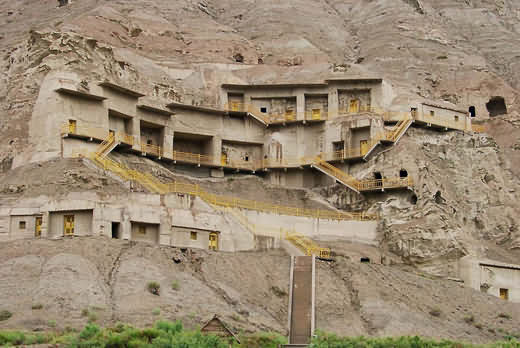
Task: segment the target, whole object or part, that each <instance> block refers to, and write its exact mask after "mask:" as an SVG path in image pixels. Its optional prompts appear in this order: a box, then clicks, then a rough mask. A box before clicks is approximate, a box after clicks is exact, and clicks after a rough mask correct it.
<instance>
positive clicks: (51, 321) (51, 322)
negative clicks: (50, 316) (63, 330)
mask: <svg viewBox="0 0 520 348" xmlns="http://www.w3.org/2000/svg"><path fill="white" fill-rule="evenodd" d="M47 325H48V326H50V327H56V320H49V321H48V322H47Z"/></svg>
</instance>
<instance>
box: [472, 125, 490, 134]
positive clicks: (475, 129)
mask: <svg viewBox="0 0 520 348" xmlns="http://www.w3.org/2000/svg"><path fill="white" fill-rule="evenodd" d="M471 129H472V130H473V132H475V133H485V132H486V131H487V128H486V126H484V125H480V124H472V125H471Z"/></svg>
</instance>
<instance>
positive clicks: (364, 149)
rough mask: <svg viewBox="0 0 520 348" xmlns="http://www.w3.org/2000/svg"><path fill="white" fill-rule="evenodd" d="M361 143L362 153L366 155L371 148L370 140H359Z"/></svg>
mask: <svg viewBox="0 0 520 348" xmlns="http://www.w3.org/2000/svg"><path fill="white" fill-rule="evenodd" d="M359 145H360V148H361V155H362V156H364V155H365V154H366V153H367V152H368V150H369V148H368V140H361V141H360V142H359Z"/></svg>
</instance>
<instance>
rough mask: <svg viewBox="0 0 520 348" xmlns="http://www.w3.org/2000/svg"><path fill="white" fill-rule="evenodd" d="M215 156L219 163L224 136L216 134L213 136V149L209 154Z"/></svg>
mask: <svg viewBox="0 0 520 348" xmlns="http://www.w3.org/2000/svg"><path fill="white" fill-rule="evenodd" d="M208 155H210V156H213V158H214V159H215V161H217V163H220V157H221V156H222V138H221V137H220V136H217V135H215V136H214V137H213V138H211V151H210V153H209V154H208Z"/></svg>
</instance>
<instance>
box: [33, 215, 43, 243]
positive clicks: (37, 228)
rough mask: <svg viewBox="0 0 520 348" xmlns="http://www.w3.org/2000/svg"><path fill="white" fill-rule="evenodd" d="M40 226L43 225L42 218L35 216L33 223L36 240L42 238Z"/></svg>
mask: <svg viewBox="0 0 520 348" xmlns="http://www.w3.org/2000/svg"><path fill="white" fill-rule="evenodd" d="M42 224H43V218H42V217H41V216H37V217H36V220H35V222H34V236H35V237H36V238H38V237H41V236H42Z"/></svg>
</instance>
